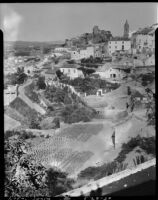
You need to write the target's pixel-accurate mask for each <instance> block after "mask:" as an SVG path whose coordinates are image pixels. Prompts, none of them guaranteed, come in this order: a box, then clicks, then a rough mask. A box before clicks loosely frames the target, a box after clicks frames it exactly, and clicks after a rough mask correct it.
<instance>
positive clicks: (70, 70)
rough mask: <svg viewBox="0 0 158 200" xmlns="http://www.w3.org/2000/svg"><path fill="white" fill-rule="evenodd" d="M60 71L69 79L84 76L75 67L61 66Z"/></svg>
mask: <svg viewBox="0 0 158 200" xmlns="http://www.w3.org/2000/svg"><path fill="white" fill-rule="evenodd" d="M60 71H61V72H62V73H63V74H64V75H66V76H68V77H69V78H70V79H75V78H79V77H81V78H83V77H84V75H83V72H82V71H81V70H79V69H77V68H76V67H73V66H72V67H71V66H63V67H61V68H60Z"/></svg>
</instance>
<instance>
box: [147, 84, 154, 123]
mask: <svg viewBox="0 0 158 200" xmlns="http://www.w3.org/2000/svg"><path fill="white" fill-rule="evenodd" d="M146 92H147V95H148V102H147V103H146V109H147V111H146V115H147V122H148V125H155V94H154V93H153V92H152V91H151V90H150V89H149V88H146Z"/></svg>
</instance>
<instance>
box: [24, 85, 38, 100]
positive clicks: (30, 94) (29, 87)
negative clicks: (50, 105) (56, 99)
mask: <svg viewBox="0 0 158 200" xmlns="http://www.w3.org/2000/svg"><path fill="white" fill-rule="evenodd" d="M34 88H35V86H34V83H33V82H32V83H31V84H30V85H27V86H26V87H25V95H26V96H27V97H28V98H29V99H31V100H32V101H33V102H35V103H40V99H39V97H38V94H37V93H36V92H35V91H34Z"/></svg>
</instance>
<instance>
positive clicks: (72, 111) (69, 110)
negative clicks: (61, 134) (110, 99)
mask: <svg viewBox="0 0 158 200" xmlns="http://www.w3.org/2000/svg"><path fill="white" fill-rule="evenodd" d="M95 115H96V111H95V110H92V109H90V108H88V107H85V106H82V107H79V106H78V105H77V104H74V105H68V106H66V107H65V108H64V109H63V111H62V117H63V120H64V122H65V123H76V122H80V121H83V122H89V121H91V119H93V118H94V117H95Z"/></svg>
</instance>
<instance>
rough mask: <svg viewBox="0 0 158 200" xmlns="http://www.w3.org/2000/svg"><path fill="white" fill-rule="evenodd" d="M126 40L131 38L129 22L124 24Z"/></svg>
mask: <svg viewBox="0 0 158 200" xmlns="http://www.w3.org/2000/svg"><path fill="white" fill-rule="evenodd" d="M123 37H124V38H128V37H129V24H128V21H127V20H126V23H125V24H124V35H123Z"/></svg>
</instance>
